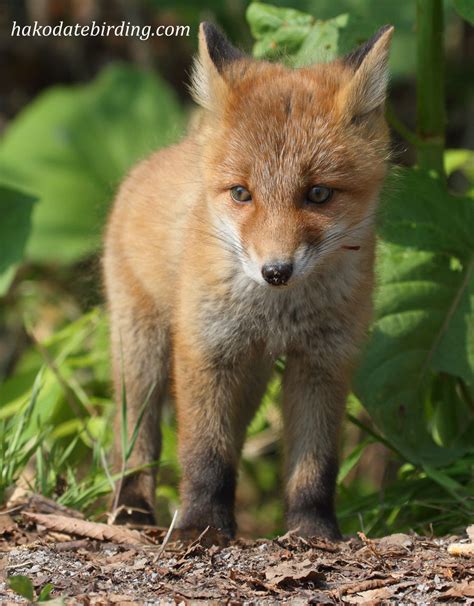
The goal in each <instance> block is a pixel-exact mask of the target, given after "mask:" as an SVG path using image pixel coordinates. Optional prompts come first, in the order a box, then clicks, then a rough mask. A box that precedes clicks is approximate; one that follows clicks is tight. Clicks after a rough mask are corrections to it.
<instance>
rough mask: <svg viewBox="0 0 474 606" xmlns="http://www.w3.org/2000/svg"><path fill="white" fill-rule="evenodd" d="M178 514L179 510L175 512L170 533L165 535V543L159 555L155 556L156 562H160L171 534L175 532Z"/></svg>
mask: <svg viewBox="0 0 474 606" xmlns="http://www.w3.org/2000/svg"><path fill="white" fill-rule="evenodd" d="M178 512H179V509H177V510H176V511H175V512H174V515H173V519H172V520H171V524H170V527H169V528H168V532H167V533H166V534H165V538H164V539H163V543H161V546H160V549H159V550H158V552H157V554H156V556H155V561H156V560H158V558H159V557H160V556H161V554H162V553H163V552H164V550H165V547H166V545H167V543H168V541H169V540H170V537H171V533H172V532H173V529H174V525H175V524H176V520H177V518H178Z"/></svg>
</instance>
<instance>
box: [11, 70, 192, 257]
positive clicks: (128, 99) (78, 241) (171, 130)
mask: <svg viewBox="0 0 474 606" xmlns="http://www.w3.org/2000/svg"><path fill="white" fill-rule="evenodd" d="M182 125H183V112H182V110H181V108H180V107H179V105H178V103H177V100H176V98H175V96H174V95H173V93H172V92H171V90H170V89H169V87H168V86H167V85H166V84H165V83H164V82H163V81H161V80H160V79H159V78H158V76H156V75H153V74H151V73H145V72H141V71H138V70H136V69H135V68H131V67H126V66H113V67H110V68H108V69H106V70H105V71H104V72H103V73H101V74H100V75H99V77H98V78H97V79H96V80H95V81H94V82H92V83H91V84H88V85H82V86H74V87H57V88H54V89H52V90H49V91H47V92H46V93H44V94H43V95H41V96H40V97H39V98H38V99H37V100H36V101H34V102H33V103H32V104H31V105H29V106H28V107H27V108H26V109H25V110H24V111H23V112H22V113H21V114H20V115H19V116H18V118H17V119H16V120H14V122H13V123H12V125H11V126H10V128H9V129H8V130H7V132H6V134H5V137H4V139H3V141H2V142H1V144H0V177H1V178H2V180H3V181H6V182H7V183H9V184H11V185H15V186H16V185H20V186H21V187H22V189H25V190H27V191H30V192H32V193H34V194H37V195H38V196H39V197H40V203H39V204H38V206H37V209H36V212H35V215H34V220H33V231H32V235H31V238H30V241H29V243H28V246H27V249H26V253H27V256H28V257H30V258H32V259H34V260H45V261H56V262H59V263H65V262H71V261H75V260H77V259H79V258H80V257H82V256H84V255H86V254H89V253H91V252H92V251H94V250H95V249H96V247H97V246H98V243H99V241H100V235H101V230H102V224H103V219H104V215H105V212H106V209H107V206H108V203H109V202H110V200H111V198H112V196H113V194H114V190H115V188H116V187H117V184H118V182H119V181H120V179H121V178H122V177H123V175H124V174H125V172H126V171H127V169H128V168H129V167H130V166H131V164H133V163H134V162H136V161H137V160H138V159H140V158H142V157H144V156H145V155H146V154H148V153H149V152H150V151H151V150H152V149H154V148H158V147H160V146H162V145H166V144H168V143H170V142H171V141H173V140H174V139H175V138H176V136H177V134H178V133H179V132H180V130H181V127H182Z"/></svg>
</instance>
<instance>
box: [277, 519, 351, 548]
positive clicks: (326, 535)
mask: <svg viewBox="0 0 474 606" xmlns="http://www.w3.org/2000/svg"><path fill="white" fill-rule="evenodd" d="M287 526H288V529H289V530H290V531H291V532H294V533H295V534H297V535H299V536H301V537H307V538H309V537H318V538H321V539H327V540H329V541H334V542H335V541H342V535H341V531H340V530H339V526H338V524H337V520H336V518H335V517H333V516H330V517H324V518H323V517H319V516H315V515H314V514H312V515H304V514H290V515H289V516H288V524H287Z"/></svg>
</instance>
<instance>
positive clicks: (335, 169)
mask: <svg viewBox="0 0 474 606" xmlns="http://www.w3.org/2000/svg"><path fill="white" fill-rule="evenodd" d="M392 31H393V28H392V27H390V26H386V27H383V28H382V29H380V30H379V32H377V34H375V36H374V37H373V38H372V39H370V40H369V41H368V42H367V43H366V44H364V45H363V46H361V47H360V48H358V49H356V50H355V51H353V52H352V53H351V54H349V55H348V56H346V57H344V58H342V59H338V60H336V61H333V62H331V63H325V64H318V65H314V66H311V67H305V68H300V69H289V68H287V67H285V66H283V65H280V64H272V63H268V62H264V61H256V60H253V59H251V58H249V57H246V56H245V55H243V54H242V53H241V52H240V51H239V50H237V49H236V48H234V47H233V46H232V45H231V44H230V43H229V42H228V40H227V39H226V38H225V36H224V35H223V34H222V33H221V32H220V31H219V30H217V29H216V28H215V27H213V26H212V25H210V24H208V23H203V24H201V27H200V38H199V45H200V48H199V57H198V59H197V61H196V65H195V70H194V73H193V93H194V97H195V98H196V100H197V101H198V103H199V104H200V105H201V106H202V107H203V108H204V110H205V116H204V118H203V119H202V123H201V128H200V130H199V136H200V138H201V139H200V141H201V143H202V146H203V147H202V156H201V158H202V161H203V171H204V181H205V195H206V196H207V202H208V204H209V208H210V211H211V214H212V218H213V222H214V225H215V229H216V230H217V237H218V238H219V239H220V240H221V241H222V242H223V246H226V247H227V248H228V249H230V250H232V251H233V252H234V253H235V255H237V256H238V257H239V259H240V261H241V263H242V266H243V269H244V271H245V272H246V273H247V274H248V275H249V276H251V277H252V278H253V279H254V280H255V281H257V282H259V283H261V284H271V285H276V286H279V285H284V284H288V283H291V282H292V281H293V280H295V281H296V280H297V279H298V278H301V277H304V276H306V275H307V274H309V273H310V272H311V271H314V270H315V268H317V267H319V266H321V264H322V263H328V262H329V260H330V259H331V258H334V256H335V255H343V254H357V253H356V252H354V251H356V250H358V248H360V247H363V246H364V239H366V238H367V233H368V232H369V233H371V232H372V229H373V219H374V213H375V207H376V203H377V197H378V193H379V190H380V187H381V184H382V180H383V178H384V175H385V171H386V164H387V157H388V145H389V137H388V129H387V126H386V123H385V120H384V112H383V108H384V100H385V95H386V88H387V81H388V71H387V61H388V52H389V46H390V39H391V36H392ZM348 249H353V252H352V253H351V252H349V251H348Z"/></svg>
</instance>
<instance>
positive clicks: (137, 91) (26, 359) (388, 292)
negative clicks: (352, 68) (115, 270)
mask: <svg viewBox="0 0 474 606" xmlns="http://www.w3.org/2000/svg"><path fill="white" fill-rule="evenodd" d="M288 3H289V4H292V5H293V6H297V7H299V8H303V5H304V8H305V9H308V8H310V7H309V5H310V4H311V3H310V2H306V3H304V2H290V0H288ZM183 4H186V3H183ZM189 4H190V5H191V4H192V5H193V6H194V4H195V3H189ZM211 4H212V3H207V5H209V6H208V7H207V8H209V9H211V10H212V8H211V6H210V5H211ZM215 4H216V5H219V8H217V6H216V7H215V10H216V11H222V9H221V8H220V7H221V5H222V3H215ZM237 4H238V3H237ZM352 4H353V5H354V6H353V7H352ZM373 4H374V3H373V2H370V1H369V0H360V1H359V2H353V3H350V2H349V1H346V2H343V1H341V2H331V3H325V2H322V3H321V12H322V13H324V16H327V18H325V19H324V20H321V19H316V17H315V16H314V15H313V14H311V13H310V11H308V12H301V11H300V10H297V8H281V7H276V6H270V5H266V4H263V3H260V2H253V3H251V4H250V5H249V6H248V8H247V11H246V16H247V20H248V24H249V27H250V31H251V34H252V36H253V38H254V46H253V53H254V55H255V56H256V57H258V58H268V59H271V60H273V59H280V60H283V61H285V62H287V63H288V64H289V65H291V66H295V67H298V66H301V65H306V64H311V63H314V62H315V61H326V60H330V59H332V58H334V57H336V56H338V55H340V54H343V53H345V52H347V51H349V50H350V49H352V48H353V47H354V46H355V45H356V44H358V43H360V42H361V41H363V40H364V39H366V38H367V37H368V36H369V35H370V34H372V33H373V32H374V31H375V30H376V28H377V27H378V26H380V25H382V24H383V23H384V21H385V19H386V20H390V17H391V15H390V14H384V13H383V11H382V10H381V9H380V5H383V4H386V5H388V4H389V3H378V4H377V6H378V8H374V6H373ZM207 5H206V6H207ZM242 5H243V4H242ZM408 5H410V10H412V11H413V15H415V8H416V31H412V29H413V28H412V27H411V25H412V24H410V18H409V16H408V18H407V17H403V19H402V20H401V22H400V32H398V31H397V33H396V37H395V44H394V57H393V65H394V70H393V71H394V74H395V81H394V85H393V87H394V89H396V86H397V82H409V83H413V81H414V74H413V73H406V69H407V66H408V69H411V68H412V69H413V71H414V72H416V91H417V104H416V125H415V127H414V128H413V129H410V128H408V127H407V126H406V125H405V122H404V121H402V120H401V119H400V117H399V112H398V107H397V105H396V99H395V98H394V99H393V101H392V102H391V103H389V105H388V107H387V119H388V121H389V123H390V125H391V126H392V128H393V130H394V136H395V138H396V141H397V142H398V146H399V147H400V148H402V149H403V148H406V147H407V146H408V147H410V148H411V149H413V150H414V151H415V158H416V164H415V165H410V163H409V161H410V158H412V157H413V156H411V157H410V155H409V154H408V155H407V154H405V156H404V157H403V158H401V156H402V153H401V152H400V151H398V150H397V149H395V153H394V160H395V161H397V160H399V161H400V164H399V165H398V166H395V167H394V168H393V169H392V171H391V174H390V176H389V178H388V180H387V184H386V187H385V190H384V193H383V196H382V203H381V211H380V216H379V247H378V261H377V275H378V289H377V294H376V316H375V319H374V322H373V326H372V330H371V335H370V339H369V341H368V343H367V347H366V350H365V352H364V354H363V356H362V360H361V365H360V368H359V371H358V373H357V377H356V379H355V382H354V393H353V394H351V396H350V398H349V402H348V415H347V421H348V422H347V429H346V433H345V436H344V440H343V457H342V466H341V471H340V475H339V487H340V491H339V492H340V494H339V497H338V513H339V517H340V519H341V522H342V527H343V530H344V531H345V532H355V531H356V530H363V531H364V532H366V533H371V534H372V535H382V534H386V533H388V532H394V531H400V530H409V529H414V530H417V531H418V532H434V533H436V534H442V533H447V532H452V531H456V530H459V529H460V528H461V527H463V526H464V525H465V524H467V523H469V522H472V519H473V516H474V481H473V480H474V438H473V436H474V242H473V234H474V152H472V151H470V150H468V149H463V148H457V149H453V148H447V147H446V120H447V118H446V115H447V112H446V95H445V87H444V85H443V64H444V61H445V59H444V41H443V28H444V22H445V21H446V22H448V21H449V22H450V23H451V24H454V26H453V27H457V28H458V29H459V28H462V27H468V25H467V23H468V22H470V23H472V22H473V19H474V13H473V9H472V5H471V3H470V2H468V1H464V0H453V2H452V3H451V2H446V3H443V2H442V1H441V0H417V2H415V0H410V2H407V3H404V6H403V7H397V10H398V8H400V11H401V12H403V14H405V11H408V9H407V8H406V7H407V6H408ZM339 6H340V7H341V12H340V13H338V12H336V8H337V7H339ZM402 8H403V11H402ZM344 9H345V10H344ZM348 9H350V10H348ZM372 9H373V10H372ZM193 10H194V9H192V8H191V6H190V7H188V8H187V9H183V12H182V15H183V16H184V17H183V19H186V18H188V17H189V20H190V21H192V20H193V19H194V18H195V17H196V16H197V13H196V14H194V13H193ZM331 10H332V11H333V12H332V14H331V12H330V11H331ZM386 10H387V11H388V12H390V9H389V8H387V9H386ZM216 14H217V13H216ZM319 15H320V13H318V16H319ZM218 17H219V18H220V20H221V21H222V22H223V23H224V24H225V23H226V21H229V27H233V26H232V23H233V22H234V21H235V20H233V17H232V16H231V15H229V14H225V15H221V14H220V13H219V14H218ZM461 18H462V19H464V20H465V25H463V22H462V21H461ZM237 21H238V20H237ZM397 24H398V23H397ZM233 32H234V33H235V34H237V35H239V36H245V35H246V34H245V31H244V25H243V24H241V25H239V26H238V27H236V26H234V29H233ZM247 35H248V34H247ZM398 36H400V39H398V42H397V37H398ZM400 40H402V41H403V44H400ZM405 42H406V44H405ZM169 44H173V41H172V40H171V41H170V42H169ZM405 46H407V47H408V48H412V49H414V48H416V49H417V66H415V65H413V63H410V60H409V59H407V56H406V54H404V53H405V52H406V48H405ZM170 52H171V51H170ZM450 60H451V61H452V59H450ZM410 66H412V67H410ZM404 70H405V72H404ZM453 70H454V71H456V70H457V73H458V74H459V73H461V67H460V66H459V65H454V68H453ZM446 76H447V77H448V74H447V72H446ZM450 77H451V76H450ZM452 82H453V80H452V79H451V83H452ZM473 84H474V82H473V81H472V75H471V80H470V81H469V80H467V81H466V82H465V83H464V85H465V87H470V89H471V91H472V87H473ZM458 86H459V83H458ZM451 96H453V95H451ZM454 96H455V95H454ZM463 103H467V101H465V99H463V98H462V95H461V91H457V97H456V98H455V100H454V102H453V101H451V105H452V106H454V107H455V108H458V111H459V107H462V105H463ZM395 108H396V109H395ZM186 113H187V108H184V107H183V106H182V105H181V102H180V101H179V100H178V95H177V94H176V92H175V91H174V90H172V88H171V86H170V85H169V84H168V83H167V82H166V81H165V80H164V79H163V78H162V77H160V76H159V75H158V74H156V73H150V72H146V71H142V70H141V69H138V68H137V67H135V66H133V65H128V64H127V65H125V64H120V65H111V66H108V67H106V68H104V70H103V71H102V72H101V73H100V74H99V75H98V76H97V78H96V79H95V80H94V81H93V82H92V83H88V84H76V85H73V86H60V87H54V88H52V89H48V90H46V91H44V92H42V93H41V94H40V95H39V96H38V97H37V98H35V99H34V100H32V101H31V103H29V104H28V105H27V106H26V107H25V108H24V109H23V110H22V111H21V112H20V113H19V114H18V115H17V116H16V117H15V118H14V119H12V120H11V122H10V123H9V125H8V128H7V129H6V131H5V133H4V135H3V137H2V139H1V141H0V212H1V216H2V221H1V222H0V251H1V255H0V296H1V297H2V298H1V299H0V317H1V319H2V322H3V325H4V328H3V329H2V334H3V340H4V342H5V343H6V346H5V348H4V349H5V351H6V352H7V354H6V355H5V356H4V359H3V358H2V359H1V360H0V380H2V383H1V384H0V424H1V430H0V501H2V502H3V501H5V500H6V499H7V498H8V495H9V493H10V492H11V489H12V487H13V486H15V485H16V484H18V483H19V482H20V483H23V484H24V485H27V486H29V487H30V489H31V490H34V491H37V492H41V493H42V494H44V495H46V496H50V497H53V498H55V499H57V500H59V502H61V503H62V504H64V505H68V506H70V507H76V508H79V509H81V510H85V511H87V513H88V514H89V515H92V516H94V517H98V516H100V515H102V513H103V511H104V505H103V501H101V499H100V497H102V496H104V495H106V494H107V493H108V492H110V491H111V489H112V487H113V484H114V481H117V480H118V478H113V477H111V475H110V472H109V468H108V464H107V453H108V450H109V446H110V443H111V438H112V436H111V429H110V427H111V424H110V419H111V416H112V414H113V410H114V403H113V402H112V400H111V393H110V386H109V361H108V344H107V318H106V315H105V313H104V311H103V309H102V307H101V306H100V296H99V294H98V293H99V287H98V281H99V275H98V274H99V272H98V271H96V267H97V265H98V264H97V262H96V260H97V257H98V251H99V247H100V238H101V230H102V225H103V220H104V216H105V214H106V210H107V207H108V205H109V203H110V201H111V199H112V197H113V192H114V189H115V187H116V186H117V183H118V182H119V181H120V178H121V177H122V176H123V175H124V173H125V172H126V170H127V169H128V168H129V167H130V166H131V165H132V164H133V163H134V162H135V161H136V160H137V159H139V158H141V157H143V156H144V155H146V154H147V153H148V152H149V151H150V150H152V149H154V148H156V147H159V146H162V145H166V144H168V143H169V142H171V141H173V140H175V139H176V138H177V137H179V135H180V133H181V132H182V130H183V128H184V124H185V117H186ZM402 114H403V112H402ZM448 117H449V112H448ZM401 160H403V166H402V165H401ZM91 275H92V276H93V278H92V279H91V278H90V276H91ZM281 372H282V368H281V367H278V368H277V369H276V371H275V376H274V379H273V380H272V382H271V383H270V385H269V387H268V390H267V393H266V395H265V398H264V402H263V404H262V407H261V410H260V411H259V413H258V415H257V417H256V418H255V420H254V421H253V423H252V425H251V427H250V428H249V439H248V441H247V445H246V447H245V451H244V460H243V463H242V473H241V485H240V487H239V499H238V500H239V504H240V519H241V520H240V521H241V526H242V527H243V528H244V529H246V531H247V532H248V533H253V534H257V533H258V534H271V533H275V532H278V531H280V530H281V529H282V511H281V503H280V497H279V493H280V480H281V473H280V464H279V457H278V430H279V423H280V421H279V414H278V406H279V404H278V401H279V386H280V374H281ZM119 405H120V403H119ZM122 405H123V403H122ZM165 417H166V418H165V419H164V428H163V430H164V447H163V454H162V461H161V469H160V482H159V487H158V497H159V503H160V520H161V522H162V523H163V524H165V523H167V522H169V520H170V518H171V516H172V513H173V511H174V509H175V507H176V506H177V489H176V486H177V478H178V475H179V468H178V464H177V459H176V443H175V432H174V418H173V412H172V410H167V411H166V415H165ZM131 446H133V444H129V445H127V448H126V450H127V451H130V447H131ZM128 454H129V452H128ZM381 463H382V466H381ZM372 467H377V469H379V474H378V477H375V475H374V474H373V473H372V471H371V468H372ZM125 468H126V460H124V469H125ZM358 469H359V470H360V469H362V470H364V473H363V475H361V473H360V471H359V472H358ZM380 470H381V471H380Z"/></svg>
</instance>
